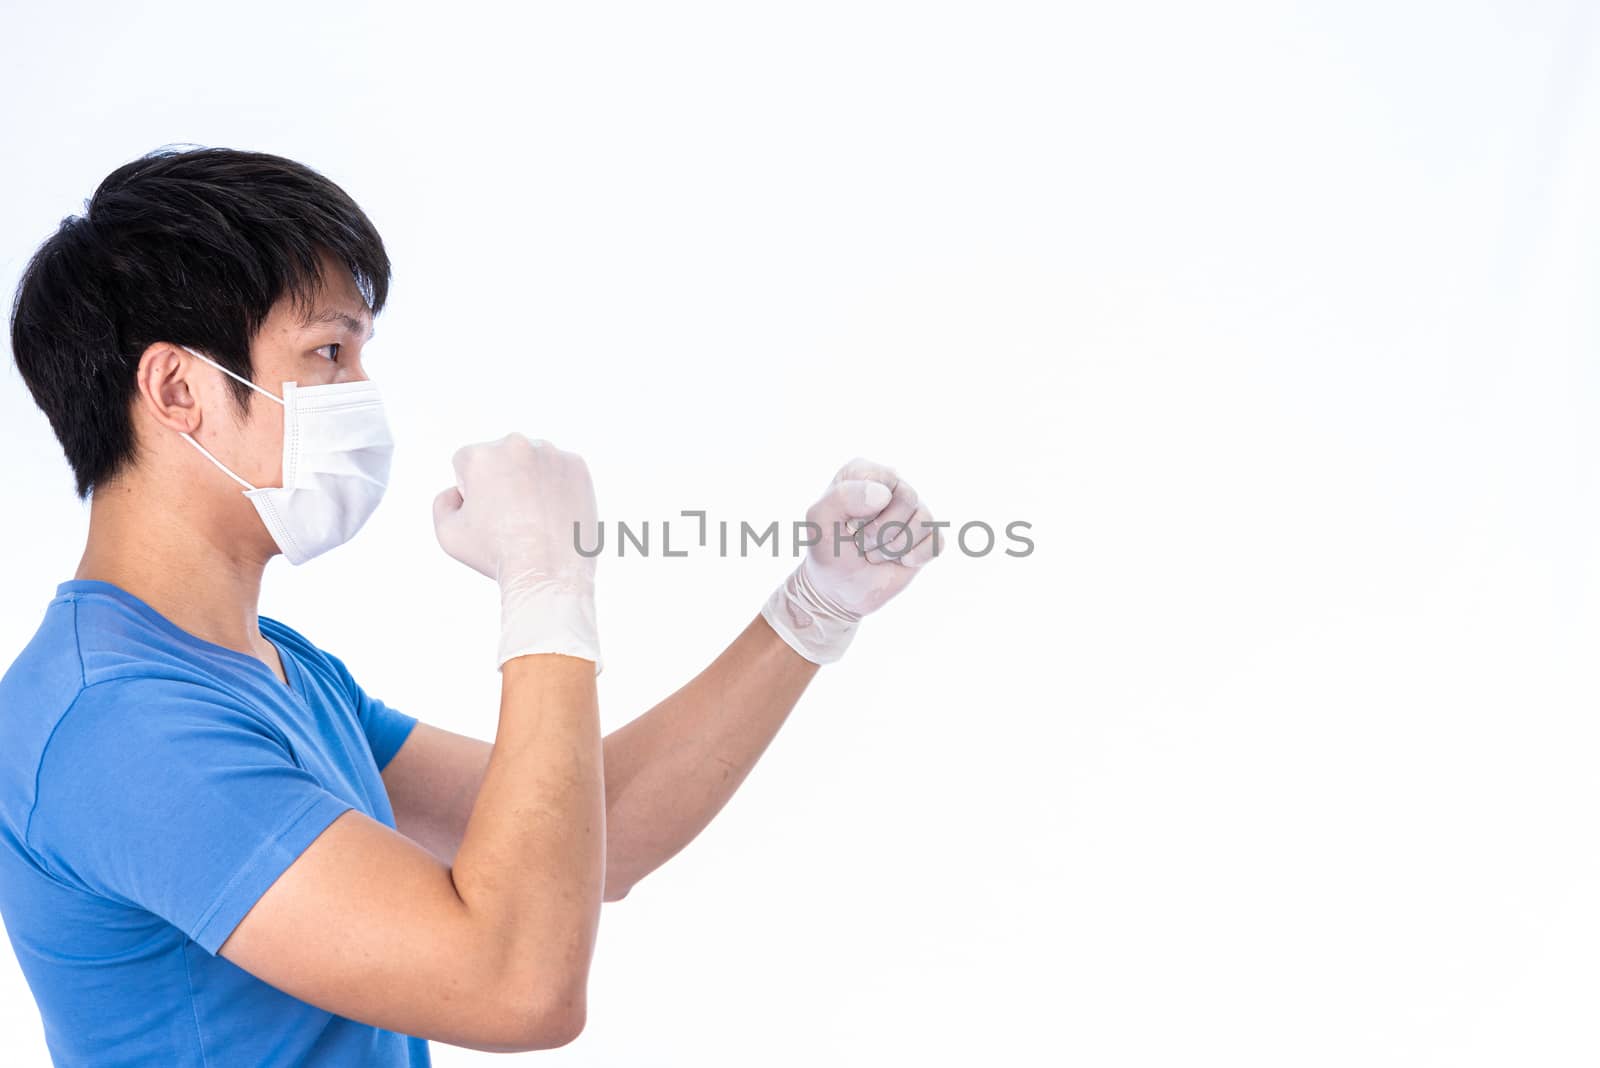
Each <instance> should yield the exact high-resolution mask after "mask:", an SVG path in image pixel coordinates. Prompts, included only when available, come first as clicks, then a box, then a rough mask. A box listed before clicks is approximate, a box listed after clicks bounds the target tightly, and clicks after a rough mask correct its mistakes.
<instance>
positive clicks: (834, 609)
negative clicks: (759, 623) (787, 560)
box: [761, 561, 861, 664]
mask: <svg viewBox="0 0 1600 1068" xmlns="http://www.w3.org/2000/svg"><path fill="white" fill-rule="evenodd" d="M761 616H762V618H764V619H765V620H766V621H767V623H768V625H770V626H771V627H772V629H773V630H774V631H776V632H777V634H778V637H780V638H782V639H783V640H784V641H785V642H787V643H788V645H789V647H790V648H791V649H793V650H794V651H795V652H797V653H799V654H800V655H801V656H802V657H804V658H805V659H807V660H809V661H811V662H812V663H813V664H831V663H833V662H834V661H835V660H838V659H839V658H840V657H842V656H844V652H845V650H846V649H847V648H849V646H850V641H851V639H853V638H854V637H855V632H856V626H857V625H858V624H859V623H860V622H861V614H860V613H858V612H852V611H850V610H849V609H848V608H845V607H844V606H843V605H841V604H839V603H838V602H837V601H834V600H833V599H832V598H830V597H828V596H827V595H826V594H824V593H823V592H822V591H821V590H819V589H817V587H816V585H815V584H814V583H813V582H812V581H811V579H810V576H809V575H808V574H807V572H806V566H805V562H804V561H802V562H801V564H800V566H799V567H797V568H795V569H794V571H793V572H791V573H790V575H789V577H788V578H787V579H785V580H784V582H783V585H781V586H779V587H778V588H777V589H775V590H773V591H772V596H770V597H768V598H767V603H766V604H765V605H763V606H762V608H761Z"/></svg>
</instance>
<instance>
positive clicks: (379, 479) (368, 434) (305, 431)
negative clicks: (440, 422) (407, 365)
mask: <svg viewBox="0 0 1600 1068" xmlns="http://www.w3.org/2000/svg"><path fill="white" fill-rule="evenodd" d="M183 348H184V349H185V350H186V351H188V352H189V353H190V354H191V355H193V356H194V357H196V358H197V359H201V360H204V361H205V362H206V363H209V364H210V365H211V366H212V367H215V368H216V369H217V370H219V371H221V372H222V373H223V374H225V375H228V376H229V377H232V378H237V379H238V380H239V381H240V382H243V383H244V384H245V385H247V386H249V387H250V388H251V389H253V390H255V391H256V392H257V393H260V394H261V395H262V396H264V397H270V398H271V399H272V400H273V401H275V402H276V403H278V404H280V405H282V406H283V485H282V487H276V486H265V487H261V488H257V487H255V486H252V485H250V483H248V482H246V481H245V480H244V479H242V478H240V477H239V476H238V475H236V474H234V473H233V472H232V471H229V470H228V468H227V467H226V466H224V465H223V463H222V461H221V460H218V459H217V458H216V457H215V456H213V455H211V453H210V452H209V451H208V450H207V449H206V447H205V446H204V445H202V444H200V443H199V442H198V441H196V440H195V439H194V437H193V436H192V435H190V434H188V433H185V434H184V435H183V436H184V438H185V439H186V440H187V441H188V442H189V444H191V445H193V446H194V447H195V448H197V449H199V450H200V451H201V452H202V453H204V454H205V457H206V459H208V460H210V461H211V462H212V463H214V464H216V465H217V467H219V468H221V470H222V471H223V473H225V474H226V475H227V476H228V477H229V478H231V479H233V480H234V481H235V482H237V483H239V485H241V486H243V487H244V489H245V494H244V495H245V496H246V497H248V498H250V502H251V503H252V504H254V505H255V506H256V512H257V513H259V514H260V516H261V521H262V523H264V524H266V528H267V532H268V533H269V534H271V535H272V540H273V541H275V542H277V544H278V548H279V549H281V550H282V551H283V555H284V556H285V557H287V558H288V560H289V562H290V563H291V564H303V563H305V562H306V561H307V560H310V559H311V558H312V557H314V556H320V555H322V554H323V553H325V552H327V551H328V550H329V549H331V548H333V547H334V546H336V545H343V544H344V543H345V542H347V541H349V540H350V539H351V538H353V537H355V533H356V531H358V530H360V529H361V527H362V525H363V524H365V523H366V521H367V519H368V518H369V517H370V516H371V515H372V513H373V511H374V510H375V509H376V508H377V507H378V502H379V501H381V500H382V499H383V491H384V489H385V488H386V487H387V486H388V484H389V461H390V458H391V457H392V456H393V454H394V438H393V437H392V436H390V433H389V423H388V420H387V419H385V418H384V414H383V398H382V397H380V396H379V395H378V387H377V385H376V384H375V383H373V382H368V381H363V382H335V383H332V384H330V385H325V386H297V385H296V384H295V383H293V382H285V383H284V384H283V396H282V397H281V398H279V397H276V396H273V394H271V393H269V392H267V391H266V390H264V389H262V388H261V387H260V386H258V385H256V384H255V383H254V382H251V381H250V380H249V379H246V378H241V377H240V376H239V375H236V374H234V373H233V372H232V371H230V370H228V369H227V368H226V367H223V366H222V365H221V364H219V363H217V362H216V361H215V360H213V359H210V358H209V357H206V356H203V355H201V354H200V353H198V352H195V351H194V349H191V348H189V346H187V345H184V346H183Z"/></svg>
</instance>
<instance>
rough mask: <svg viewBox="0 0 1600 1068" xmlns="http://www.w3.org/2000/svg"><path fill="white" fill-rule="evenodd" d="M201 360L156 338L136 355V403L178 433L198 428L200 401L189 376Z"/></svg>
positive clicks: (189, 431)
mask: <svg viewBox="0 0 1600 1068" xmlns="http://www.w3.org/2000/svg"><path fill="white" fill-rule="evenodd" d="M199 362H200V361H198V360H195V359H191V358H190V357H189V354H188V353H187V352H184V351H183V349H181V348H179V347H178V346H177V345H174V344H172V343H171V342H167V341H157V342H156V343H154V344H153V345H151V346H150V347H149V348H147V349H145V350H144V354H143V355H141V356H140V357H139V373H138V379H137V382H138V390H139V402H140V404H142V405H143V406H144V409H145V411H146V412H147V413H149V415H150V417H151V418H152V419H154V420H155V421H156V422H158V423H160V424H161V425H162V426H165V427H168V428H170V429H172V430H175V431H178V432H179V433H188V434H192V433H194V432H195V431H196V430H198V429H199V428H200V403H199V398H198V397H197V396H196V392H195V390H193V389H191V388H190V377H191V376H192V374H193V373H194V367H195V365H196V364H197V363H199Z"/></svg>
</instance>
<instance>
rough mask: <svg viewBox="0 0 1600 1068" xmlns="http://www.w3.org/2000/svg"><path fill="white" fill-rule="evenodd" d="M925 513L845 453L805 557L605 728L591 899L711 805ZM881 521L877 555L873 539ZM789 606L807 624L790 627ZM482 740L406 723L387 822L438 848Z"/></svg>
mask: <svg viewBox="0 0 1600 1068" xmlns="http://www.w3.org/2000/svg"><path fill="white" fill-rule="evenodd" d="M869 483H870V484H871V485H869ZM932 518H933V517H932V514H931V513H930V512H929V511H928V509H927V508H926V506H925V505H923V504H922V503H921V502H920V500H919V499H918V497H917V494H916V491H915V490H913V489H912V488H911V486H910V485H909V484H908V483H906V482H905V481H904V480H903V479H900V478H899V477H898V476H897V475H896V474H895V473H894V471H893V470H891V469H889V468H886V467H883V466H882V465H879V464H873V463H871V462H869V461H864V460H854V461H852V462H851V463H849V464H847V465H845V466H844V467H843V468H842V469H840V471H839V472H838V473H837V474H836V475H835V476H834V481H833V482H832V484H830V486H829V488H828V491H827V492H825V493H824V495H823V497H822V499H821V500H819V501H818V502H817V503H816V504H814V505H813V506H812V507H811V509H810V510H809V511H808V512H807V520H808V521H810V522H812V523H814V524H816V526H817V527H818V528H819V530H820V531H821V537H820V539H819V541H818V542H817V544H816V545H814V546H813V547H812V550H811V553H812V555H811V557H808V559H807V564H806V566H804V567H803V568H801V569H797V570H796V574H795V575H794V576H791V577H790V580H789V581H787V582H785V583H784V585H783V586H782V587H780V588H779V589H778V590H777V591H776V592H775V593H774V595H773V598H772V599H771V600H770V601H769V602H768V604H767V606H766V607H765V608H764V609H763V610H762V614H761V616H758V617H757V618H756V619H754V620H752V621H751V623H750V624H749V626H747V627H745V629H744V631H743V633H741V634H740V635H739V636H738V638H736V639H735V640H734V642H733V644H731V645H729V646H728V648H727V649H725V650H724V651H723V652H722V654H721V655H720V656H718V657H717V659H716V660H715V661H713V662H712V663H711V665H710V666H709V667H707V668H706V669H705V670H704V671H702V672H700V673H699V674H698V675H696V676H695V677H694V678H693V679H692V680H690V681H689V682H688V683H687V684H685V685H684V686H683V687H682V688H681V689H679V690H678V691H677V692H676V693H673V694H672V695H671V696H669V697H667V698H666V699H665V700H663V701H661V702H659V703H658V704H656V705H655V706H654V707H653V708H651V709H650V710H649V711H648V712H646V713H645V714H644V715H642V716H640V717H639V718H637V719H635V720H633V721H632V722H630V723H628V724H626V725H625V726H623V727H620V728H618V729H617V730H615V731H613V732H612V733H610V734H608V735H606V736H605V738H604V741H603V745H604V750H605V771H606V782H605V794H606V886H605V891H604V894H603V900H605V901H617V900H620V899H621V898H623V897H624V896H626V895H627V893H628V891H629V889H631V888H632V887H633V885H634V884H636V883H637V882H638V881H639V880H640V879H642V878H644V876H645V875H647V874H649V873H650V872H652V871H654V870H655V869H656V868H658V867H660V866H661V865H662V864H664V863H666V862H667V860H669V859H671V858H672V857H673V856H674V855H676V854H677V853H678V852H679V851H681V850H682V849H683V848H684V847H685V846H686V845H688V844H689V843H690V842H691V841H693V840H694V838H695V837H696V836H697V835H699V833H700V832H701V831H702V830H703V829H704V828H705V827H706V825H707V824H709V823H710V822H711V819H712V818H713V817H714V816H715V815H716V814H717V813H718V812H720V811H721V810H722V808H723V806H724V805H726V804H727V802H728V799H729V798H730V797H732V796H733V793H734V791H735V790H737V789H738V788H739V786H740V785H741V784H742V783H743V782H744V780H745V778H746V776H748V775H749V773H750V769H751V768H752V767H754V766H755V763H756V761H757V760H758V759H760V757H761V755H762V753H764V752H765V751H766V748H767V746H768V744H769V743H770V742H771V741H772V739H773V738H774V737H775V736H776V735H777V732H778V729H779V728H780V727H781V726H782V725H783V723H784V721H785V720H786V719H787V718H788V716H789V713H790V711H791V710H792V709H793V708H794V706H795V704H796V702H797V701H798V700H799V698H800V695H801V693H802V692H804V690H805V688H806V686H807V684H808V683H809V682H810V681H811V678H812V676H813V675H815V674H816V671H817V667H818V664H819V663H824V662H828V661H831V660H834V659H837V658H838V657H839V656H840V655H841V654H842V652H843V650H844V648H845V646H847V645H848V644H849V642H850V639H851V636H852V634H853V632H854V629H855V623H856V622H857V621H858V620H859V619H860V618H861V617H862V616H864V615H866V614H868V613H869V612H872V611H874V610H876V609H877V608H879V607H881V606H882V605H883V604H884V603H885V602H887V601H888V600H889V599H890V598H892V597H893V596H895V594H897V593H899V591H900V590H901V589H903V588H904V587H905V586H906V585H907V584H908V583H909V582H910V581H911V578H912V576H913V575H914V573H915V571H916V570H917V569H918V568H920V567H921V566H922V565H924V564H925V563H927V562H928V561H929V560H931V559H932V558H933V557H934V556H936V555H937V554H938V553H939V551H940V546H941V541H940V538H939V536H938V531H937V528H936V527H934V526H933V524H932ZM851 520H857V521H864V523H863V525H864V530H863V532H862V536H861V540H860V542H852V541H850V540H849V539H848V538H846V539H845V540H844V542H843V545H842V546H840V545H839V544H838V543H837V542H835V541H834V539H833V534H834V525H835V524H840V525H841V527H842V526H843V525H844V524H846V523H849V522H850V521H851ZM897 523H898V524H905V525H906V526H907V527H908V528H909V530H910V537H909V538H907V539H906V540H905V541H900V542H897V541H896V540H895V539H894V536H893V535H894V529H893V525H894V524H897ZM852 525H853V524H852ZM886 525H888V526H889V527H890V529H889V530H888V532H887V533H885V534H883V542H884V543H885V544H887V545H888V546H889V548H890V552H889V553H887V554H886V553H885V552H883V551H881V549H877V546H878V543H879V532H880V531H884V529H885V526H886ZM863 548H865V549H866V550H868V551H862V549H863ZM836 550H839V551H836ZM874 550H875V551H874ZM802 575H803V576H804V577H803V578H802V577H801V576H802ZM797 598H799V599H804V600H805V603H804V604H798V603H797V602H796V599H797ZM797 619H807V620H809V621H810V622H811V623H812V624H813V625H812V626H810V627H797V626H796V625H795V624H796V620H797ZM774 620H776V622H777V624H778V626H780V627H782V632H781V636H780V632H779V631H778V630H777V629H775V628H774V626H773V621H774ZM491 748H492V747H491V746H490V745H489V743H487V742H482V741H479V740H477V739H475V738H468V737H466V736H464V735H460V734H455V733H452V732H450V731H446V730H442V729H440V728H438V727H433V726H431V725H429V724H427V723H418V724H417V725H416V727H415V728H414V729H413V730H412V732H411V735H410V737H408V738H407V739H406V742H405V744H404V745H403V746H402V747H401V748H400V751H399V752H398V753H396V754H395V756H394V758H393V759H392V760H391V761H390V762H389V764H388V766H387V767H385V768H384V771H383V780H384V783H385V785H386V786H387V788H388V791H389V799H390V802H391V804H392V806H393V808H394V812H395V822H396V824H397V826H398V827H399V828H400V830H401V831H402V832H403V833H405V834H407V835H409V836H411V837H412V838H414V839H416V840H417V841H418V842H421V843H422V844H423V845H425V846H426V847H427V848H428V849H429V850H431V851H433V852H434V853H435V854H436V855H437V856H439V857H441V858H444V859H445V860H448V859H449V858H450V857H452V856H453V855H454V851H455V849H456V847H457V843H459V842H460V841H461V835H462V832H463V830H464V828H465V826H466V821H467V817H468V815H469V813H470V812H471V810H472V798H473V795H474V792H475V791H476V789H477V783H478V782H479V780H480V779H481V777H482V774H483V769H484V767H485V766H486V765H487V763H488V760H489V757H490V752H491Z"/></svg>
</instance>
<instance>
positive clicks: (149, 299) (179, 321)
mask: <svg viewBox="0 0 1600 1068" xmlns="http://www.w3.org/2000/svg"><path fill="white" fill-rule="evenodd" d="M323 254H327V255H330V256H331V257H332V258H333V259H335V260H337V261H338V262H341V263H344V264H347V265H348V266H349V268H350V271H351V274H352V277H353V278H354V279H355V282H356V285H357V288H358V289H359V290H360V291H361V295H362V296H363V297H364V298H365V299H366V301H367V304H368V306H369V307H370V309H371V311H372V314H374V315H376V314H377V313H378V312H379V311H381V310H382V308H383V303H384V301H385V299H386V298H387V297H388V291H389V256H388V254H387V253H386V252H385V251H384V248H383V240H382V239H381V238H380V237H379V236H378V231H377V229H376V228H375V227H374V226H373V225H372V222H371V220H369V219H368V218H367V216H366V215H365V213H363V212H362V210H361V209H360V208H359V207H357V206H356V203H355V201H354V200H352V199H350V197H349V195H348V194H346V193H345V191H344V190H342V189H340V188H339V187H338V186H337V185H335V184H334V183H333V182H331V181H329V180H328V179H327V178H325V177H323V176H322V175H320V174H318V173H317V172H316V171H314V170H312V169H311V168H309V167H307V166H305V165H304V164H301V163H296V162H294V161H293V160H288V159H284V158H282V157H281V156H273V155H268V154H266V153H263V152H243V151H237V150H235V149H229V148H198V147H174V146H166V147H163V148H159V149H156V150H155V151H154V152H151V153H149V154H148V155H145V156H141V157H140V158H139V159H136V160H134V161H133V162H131V163H127V164H124V165H123V166H121V167H118V168H117V169H116V170H114V171H112V172H111V173H110V174H109V175H107V176H106V179H105V180H104V181H103V182H101V183H100V187H99V188H98V189H96V190H95V192H94V196H93V197H91V198H90V199H89V200H87V201H86V202H85V204H84V213H83V214H82V215H81V216H80V215H73V216H69V217H68V218H66V219H63V220H62V221H61V225H60V227H59V228H58V229H57V230H56V232H55V233H54V234H52V235H51V236H50V238H49V239H48V240H47V241H45V243H44V244H43V245H41V246H40V247H39V250H38V251H37V252H35V253H34V255H33V258H32V259H31V260H30V261H29V262H28V266H27V268H26V269H25V270H24V271H23V274H22V280H21V282H20V283H19V284H18V286H17V294H16V301H15V303H14V304H13V306H12V310H11V351H12V355H13V357H14V358H15V359H16V362H17V370H18V371H20V372H21V373H22V379H23V381H24V382H25V383H27V386H28V389H29V391H30V392H31V393H32V394H33V399H34V401H35V403H37V404H38V405H39V407H40V408H41V409H42V410H43V411H44V413H45V415H46V417H48V419H49V420H50V426H51V427H52V429H54V430H55V433H56V437H57V438H58V439H60V441H61V447H62V449H63V450H64V451H65V452H66V456H67V462H68V463H69V464H70V465H71V466H72V471H73V475H74V476H75V478H76V479H77V492H78V497H79V498H80V499H81V498H84V497H87V496H88V495H89V493H90V492H91V491H92V490H93V488H94V487H95V486H97V485H99V484H101V483H103V482H105V481H107V480H109V479H110V478H112V477H113V476H115V475H116V474H117V473H118V472H119V471H121V470H122V469H123V468H124V467H125V466H126V465H128V464H130V463H132V462H133V461H134V459H135V456H134V453H135V450H136V442H135V440H134V434H133V420H132V401H133V398H134V395H135V392H136V372H137V370H138V366H139V358H140V356H141V355H142V354H143V353H144V350H145V349H146V348H148V347H149V346H150V345H152V344H154V343H156V342H158V341H168V342H172V343H174V344H181V345H189V346H191V347H193V348H195V349H198V350H200V351H201V352H204V353H205V354H206V355H208V356H210V357H211V358H212V359H214V360H216V361H217V362H218V363H220V364H221V365H222V366H224V367H226V368H228V369H229V370H230V371H233V372H235V373H236V374H239V375H242V376H243V377H245V378H253V377H254V376H253V375H252V373H251V367H250V343H251V340H252V339H253V338H254V337H255V335H256V333H257V331H258V330H260V328H261V324H262V322H263V321H264V320H265V319H266V317H267V314H268V313H269V312H270V311H271V310H272V308H273V306H274V305H275V304H277V303H278V301H279V300H281V299H283V298H285V297H288V298H289V299H291V300H292V301H293V302H294V303H295V304H296V305H297V306H300V307H303V308H305V309H307V310H309V309H310V306H311V302H312V300H314V299H315V297H316V294H317V292H318V291H319V290H320V288H321V286H322V284H323V279H322V274H321V260H320V257H321V256H322V255H323ZM228 382H229V384H230V386H231V387H232V390H233V394H234V398H235V400H236V401H237V403H238V404H239V408H240V410H241V411H247V410H248V404H249V398H250V392H251V391H250V389H249V388H248V387H247V386H245V385H244V384H243V383H241V382H237V381H235V380H233V379H231V378H230V379H228Z"/></svg>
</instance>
